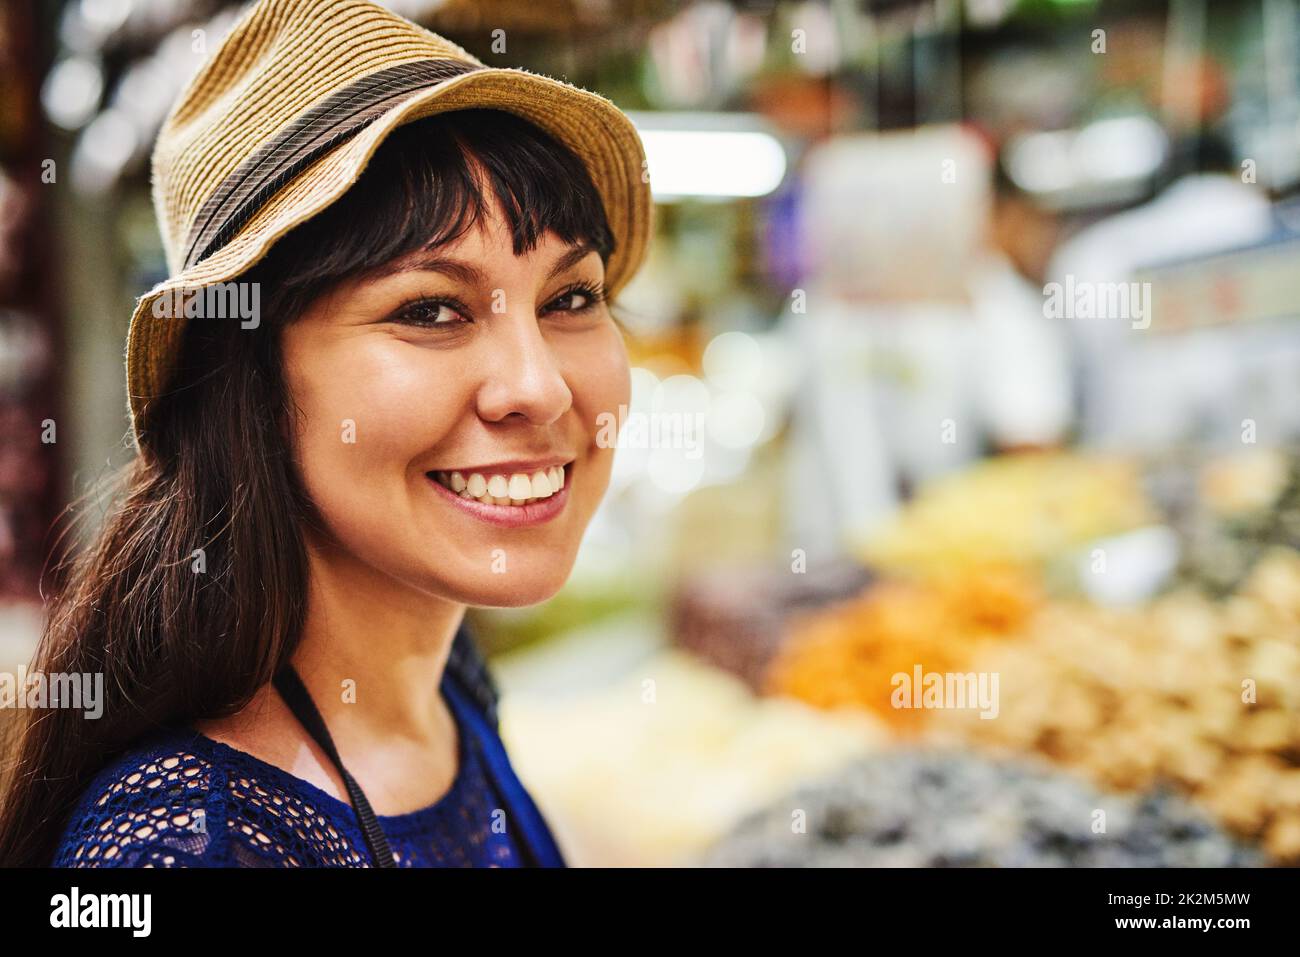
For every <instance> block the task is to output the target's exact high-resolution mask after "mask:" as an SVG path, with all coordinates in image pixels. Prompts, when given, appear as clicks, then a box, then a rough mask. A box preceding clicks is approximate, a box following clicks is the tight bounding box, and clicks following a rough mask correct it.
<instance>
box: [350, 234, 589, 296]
mask: <svg viewBox="0 0 1300 957" xmlns="http://www.w3.org/2000/svg"><path fill="white" fill-rule="evenodd" d="M593 252H598V250H597V249H596V247H595V246H594V245H593V244H591V243H589V242H583V243H575V244H574V245H572V246H570V247H569V248H568V249H567V250H566V251H565V252H564V253H563V254H562V255H561V256H560V257H559V258H558V259H556V260H555V263H554V265H552V266H551V268H550V271H549V272H547V274H546V278H547V279H548V280H550V279H554V278H555V277H556V276H558V275H559V274H560V273H562V272H564V271H565V270H566V269H569V268H571V267H573V266H575V265H577V264H578V263H580V262H582V260H584V259H586V258H587V256H589V255H590V254H591V253H593ZM403 272H440V273H442V274H443V275H446V276H450V277H451V278H452V279H455V280H456V281H458V282H461V283H464V284H465V285H468V286H486V285H487V279H486V277H485V276H484V275H483V271H482V270H481V269H479V268H478V267H477V266H475V265H474V264H473V263H469V262H465V261H464V260H463V259H453V258H451V257H449V256H443V255H440V254H439V253H438V252H437V251H436V250H424V249H422V250H419V251H417V252H414V253H411V254H410V255H409V256H404V257H402V258H400V259H397V260H394V261H393V262H391V263H389V264H387V265H386V266H381V267H379V268H378V269H377V270H376V271H375V272H374V274H373V278H374V279H384V278H387V277H388V276H392V275H395V274H397V273H403Z"/></svg>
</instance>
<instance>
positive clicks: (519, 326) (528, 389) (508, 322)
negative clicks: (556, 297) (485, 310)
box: [478, 315, 573, 425]
mask: <svg viewBox="0 0 1300 957" xmlns="http://www.w3.org/2000/svg"><path fill="white" fill-rule="evenodd" d="M493 318H494V319H496V320H497V321H496V322H495V323H494V324H493V335H491V336H489V337H488V339H489V341H488V342H485V343H484V345H486V346H487V348H488V349H489V350H490V355H489V357H488V359H487V362H486V363H485V364H486V366H487V369H488V372H487V375H486V377H485V379H484V381H483V384H482V385H481V386H480V388H479V393H478V411H479V415H480V416H481V417H482V418H483V419H485V420H487V421H489V422H499V421H501V420H503V419H505V418H506V417H507V416H509V415H513V414H518V415H522V416H524V417H526V418H527V419H528V421H529V422H532V423H533V424H535V425H549V424H550V423H551V422H554V421H555V420H556V419H558V418H559V417H560V416H562V415H563V414H564V413H565V412H567V411H568V410H569V407H570V406H572V405H573V393H572V392H571V391H570V390H569V384H568V383H567V382H566V381H565V379H564V373H563V371H562V369H561V367H560V363H559V361H558V357H557V356H556V354H555V350H554V349H553V348H552V346H551V345H550V344H549V343H548V342H547V341H546V337H545V336H543V335H542V331H541V329H540V328H539V327H538V324H537V318H536V317H535V316H533V315H522V316H519V317H513V316H509V317H508V316H506V315H500V316H495V317H493Z"/></svg>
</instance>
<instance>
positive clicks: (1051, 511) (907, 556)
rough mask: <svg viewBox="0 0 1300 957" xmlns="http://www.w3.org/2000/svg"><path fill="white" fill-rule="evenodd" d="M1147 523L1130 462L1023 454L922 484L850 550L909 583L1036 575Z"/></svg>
mask: <svg viewBox="0 0 1300 957" xmlns="http://www.w3.org/2000/svg"><path fill="white" fill-rule="evenodd" d="M1154 518H1155V514H1154V511H1153V509H1152V508H1151V506H1150V504H1149V502H1148V501H1147V499H1146V497H1145V495H1144V494H1143V492H1142V488H1141V482H1140V470H1139V468H1138V467H1137V466H1136V465H1135V464H1134V463H1132V462H1130V461H1126V460H1123V459H1112V458H1104V457H1098V456H1094V455H1085V454H1080V453H1060V452H1042V453H1037V452H1036V453H1025V454H1020V455H1008V456H1001V457H998V458H992V459H987V460H985V461H983V462H980V463H979V464H977V465H975V466H972V467H971V468H969V469H964V470H962V471H961V472H954V473H953V474H951V475H948V476H944V477H942V478H939V479H937V480H935V481H932V482H930V483H928V484H927V485H926V486H925V487H924V488H923V489H922V490H921V492H920V493H919V494H918V495H917V497H916V498H915V499H914V500H913V501H911V502H910V503H909V504H908V505H907V507H906V508H905V509H903V510H902V511H901V512H900V513H899V514H898V516H897V517H896V518H895V519H894V520H893V521H892V522H891V523H890V524H889V525H888V526H887V527H885V528H884V529H881V530H880V531H879V532H877V533H876V534H873V535H872V536H871V537H870V539H869V540H866V541H862V542H859V543H858V545H857V547H856V549H855V551H856V553H857V556H858V557H859V558H860V559H861V560H862V561H864V562H865V563H866V564H868V565H870V566H872V567H874V568H879V569H883V570H889V571H901V572H909V573H912V574H917V575H929V574H933V573H941V572H943V571H946V570H951V569H953V568H959V567H968V566H982V565H986V564H994V565H1005V564H1015V565H1019V566H1022V567H1037V566H1039V565H1040V564H1042V563H1043V562H1045V561H1047V560H1049V559H1051V558H1053V557H1055V556H1057V555H1059V554H1061V553H1062V552H1065V551H1068V550H1070V549H1073V548H1077V547H1079V546H1082V545H1084V544H1085V543H1087V542H1090V541H1092V540H1094V539H1096V538H1100V537H1103V536H1106V535H1112V534H1117V533H1119V532H1123V531H1128V530H1130V529H1133V528H1136V527H1138V526H1140V525H1144V524H1146V523H1147V522H1150V521H1152V520H1154Z"/></svg>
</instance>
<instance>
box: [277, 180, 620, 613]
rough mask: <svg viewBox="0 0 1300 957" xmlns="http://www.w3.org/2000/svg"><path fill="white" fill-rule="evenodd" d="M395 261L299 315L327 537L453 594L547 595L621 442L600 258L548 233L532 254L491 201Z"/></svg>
mask: <svg viewBox="0 0 1300 957" xmlns="http://www.w3.org/2000/svg"><path fill="white" fill-rule="evenodd" d="M489 195H490V194H489ZM385 273H386V274H385V275H382V276H379V277H368V278H366V279H365V280H353V281H349V282H347V283H344V284H342V285H340V286H338V287H336V288H335V289H334V290H332V291H331V292H330V293H329V294H327V295H325V296H323V297H321V298H320V299H318V300H317V301H316V302H314V303H313V304H312V305H311V306H310V307H309V308H308V309H307V310H306V312H305V313H304V314H303V315H302V317H301V318H300V319H299V320H298V321H296V322H293V323H291V324H290V325H289V326H288V327H286V329H285V330H284V332H283V340H282V344H283V353H284V361H285V375H286V381H287V385H288V388H289V391H290V395H291V397H292V399H293V400H294V401H295V402H296V404H297V406H298V409H299V410H300V415H299V416H298V418H297V421H296V425H295V436H294V438H295V443H296V454H297V462H298V466H299V469H300V471H301V475H302V477H303V481H304V483H305V485H306V489H307V492H308V494H309V496H310V497H311V499H312V501H313V503H314V504H315V506H316V508H317V510H318V512H319V514H320V516H321V519H322V520H323V523H324V525H325V531H326V533H327V536H328V539H327V541H326V542H325V544H327V545H328V546H330V549H331V553H332V555H333V557H334V558H338V557H342V558H344V559H345V560H346V561H355V562H358V563H360V564H361V565H363V566H368V567H369V569H372V570H375V571H378V572H379V573H381V574H384V575H386V576H390V577H391V578H392V579H395V580H397V581H399V582H401V583H404V584H406V585H408V586H410V587H413V588H415V589H418V590H420V591H422V592H424V593H427V594H431V595H436V596H439V597H443V598H446V599H449V600H452V601H456V602H462V603H465V604H469V605H482V606H516V605H528V604H534V603H536V602H539V601H543V600H545V599H547V598H549V597H550V596H551V595H553V594H554V593H555V592H556V591H557V590H558V589H559V588H560V586H561V585H562V584H563V583H564V580H565V579H566V578H567V577H568V574H569V571H570V569H571V568H572V566H573V561H574V557H575V555H576V553H577V549H578V545H579V543H580V541H581V539H582V535H583V532H584V530H585V529H586V527H587V523H588V522H589V521H590V519H591V516H592V513H593V512H594V511H595V509H596V506H597V504H598V503H599V502H600V499H601V497H602V496H603V495H604V493H605V489H606V487H607V485H608V482H609V473H610V467H611V465H612V463H613V449H612V448H609V447H602V446H607V445H608V443H607V442H604V441H602V442H600V443H599V444H598V442H597V438H598V436H601V437H604V436H605V435H607V434H608V433H609V429H608V423H609V422H611V421H612V422H617V421H618V415H619V406H620V405H624V406H625V405H626V404H627V402H628V400H629V390H630V381H629V376H628V362H627V353H626V351H625V350H624V346H623V339H622V336H621V334H620V333H619V330H618V328H617V327H616V326H615V325H614V322H613V320H612V318H611V317H610V313H609V310H608V308H607V306H606V304H605V303H604V302H603V301H601V300H599V299H598V298H595V297H593V296H591V295H590V294H589V293H587V292H585V291H576V290H575V287H581V288H582V289H590V290H595V291H597V293H598V292H599V290H600V289H601V288H602V285H603V282H604V266H603V264H602V263H601V260H600V256H599V254H598V253H597V252H595V251H594V250H589V249H585V248H583V247H582V246H570V245H568V244H566V243H564V242H563V241H561V240H560V239H559V238H558V237H556V236H555V234H554V233H549V232H548V233H546V234H545V235H544V236H543V237H542V240H541V242H540V243H539V244H538V246H537V247H536V248H535V249H534V250H533V251H532V252H531V253H529V254H525V255H524V256H521V257H516V256H515V255H514V251H513V249H512V245H511V239H510V232H509V227H508V226H507V224H506V222H505V220H504V218H503V217H502V216H501V210H500V208H499V206H497V205H496V204H495V200H494V201H493V205H492V206H491V215H490V216H485V217H484V218H483V219H482V220H480V223H479V225H478V227H477V228H471V229H470V230H468V231H467V232H466V233H465V234H464V235H463V236H462V237H460V238H459V239H458V240H457V241H455V242H454V243H450V244H447V245H444V246H442V247H440V248H438V249H437V250H436V251H434V252H426V253H420V254H417V255H416V256H413V257H406V258H404V259H402V260H400V261H398V262H397V263H394V264H392V268H391V271H388V270H386V271H385ZM602 426H606V428H602ZM318 544H319V542H318Z"/></svg>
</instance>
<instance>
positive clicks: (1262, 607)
mask: <svg viewBox="0 0 1300 957" xmlns="http://www.w3.org/2000/svg"><path fill="white" fill-rule="evenodd" d="M967 667H968V668H969V669H972V670H980V671H992V672H997V673H998V674H999V676H1000V682H999V683H1000V699H1001V700H1000V714H999V715H998V717H997V718H996V719H994V720H981V719H979V717H978V715H975V714H972V713H970V712H956V711H948V712H943V711H933V712H929V716H930V718H931V720H930V724H929V728H928V729H927V733H928V734H929V735H930V736H931V739H932V740H935V741H939V742H946V743H955V742H963V743H973V744H980V745H987V746H991V747H994V748H997V749H1009V750H1011V751H1013V752H1021V753H1023V752H1027V751H1034V752H1038V753H1040V754H1042V755H1045V756H1046V757H1048V758H1050V759H1052V760H1053V761H1055V762H1058V763H1060V764H1062V765H1065V766H1066V767H1069V768H1072V769H1076V770H1078V771H1081V772H1083V773H1084V774H1086V775H1087V776H1088V777H1089V778H1090V779H1091V780H1093V781H1094V782H1096V783H1097V784H1098V785H1099V786H1101V787H1104V788H1115V789H1123V790H1144V789H1147V788H1150V787H1152V786H1157V785H1159V784H1162V783H1169V784H1172V785H1174V786H1176V787H1178V788H1179V789H1180V790H1182V791H1184V792H1186V793H1188V794H1191V795H1193V796H1194V797H1195V799H1196V800H1197V801H1198V802H1199V803H1200V804H1201V805H1202V806H1203V807H1205V808H1207V809H1208V810H1209V811H1211V812H1212V813H1213V814H1215V815H1216V817H1217V818H1218V819H1219V820H1220V821H1221V822H1223V823H1224V825H1225V826H1227V827H1228V828H1229V829H1231V830H1232V831H1233V832H1234V833H1236V834H1237V835H1239V836H1241V837H1244V838H1248V839H1251V840H1254V841H1257V842H1259V843H1260V844H1261V845H1262V846H1263V847H1264V849H1265V850H1266V851H1267V852H1268V853H1269V854H1270V855H1271V856H1272V857H1273V858H1275V859H1276V860H1278V861H1280V862H1282V863H1290V864H1296V863H1300V553H1297V552H1295V551H1293V550H1291V549H1275V550H1272V551H1269V552H1267V553H1266V554H1265V555H1264V556H1263V557H1262V558H1261V560H1260V561H1259V562H1258V563H1257V564H1256V565H1255V567H1254V569H1253V570H1252V572H1251V574H1250V577H1249V578H1248V579H1247V580H1246V581H1245V583H1244V584H1243V585H1242V587H1241V588H1239V589H1238V590H1237V591H1236V592H1235V593H1234V594H1233V595H1232V596H1231V597H1230V598H1228V599H1227V600H1226V601H1224V602H1221V603H1220V602H1214V601H1212V600H1210V599H1209V598H1207V597H1205V596H1204V595H1202V594H1200V593H1198V592H1194V591H1179V592H1174V593H1170V594H1168V595H1166V596H1163V597H1161V598H1158V599H1156V600H1155V601H1153V602H1152V603H1151V604H1150V605H1147V606H1145V607H1142V608H1140V609H1131V610H1115V609H1111V610H1105V609H1099V608H1096V607H1093V606H1090V605H1087V604H1084V603H1081V602H1056V603H1052V604H1049V605H1046V606H1045V607H1044V608H1043V609H1042V610H1041V612H1040V613H1039V614H1038V615H1036V616H1035V617H1034V618H1033V619H1032V620H1031V621H1030V622H1029V623H1028V624H1027V627H1026V629H1025V634H1024V635H1023V636H1022V637H1021V638H1020V639H1018V640H1016V641H1005V642H1001V643H999V644H998V645H997V646H988V645H986V646H984V647H981V648H980V649H978V651H977V652H976V654H975V655H974V656H973V658H972V660H971V661H969V662H968V663H967Z"/></svg>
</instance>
